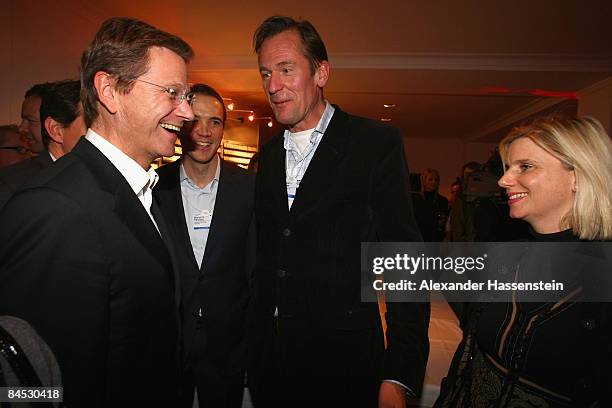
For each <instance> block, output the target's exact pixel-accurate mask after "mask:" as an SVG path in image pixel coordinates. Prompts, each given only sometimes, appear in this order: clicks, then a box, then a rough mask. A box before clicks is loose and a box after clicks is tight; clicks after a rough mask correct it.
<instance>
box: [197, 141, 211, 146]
mask: <svg viewBox="0 0 612 408" xmlns="http://www.w3.org/2000/svg"><path fill="white" fill-rule="evenodd" d="M196 144H197V145H198V146H202V147H207V146H210V145H211V144H212V143H210V142H196Z"/></svg>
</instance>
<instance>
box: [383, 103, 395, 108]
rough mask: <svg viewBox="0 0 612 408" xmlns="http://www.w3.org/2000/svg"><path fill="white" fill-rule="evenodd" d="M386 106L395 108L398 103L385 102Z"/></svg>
mask: <svg viewBox="0 0 612 408" xmlns="http://www.w3.org/2000/svg"><path fill="white" fill-rule="evenodd" d="M383 106H384V107H385V108H395V107H396V106H397V105H396V104H394V103H385V104H383Z"/></svg>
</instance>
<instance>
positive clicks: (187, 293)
mask: <svg viewBox="0 0 612 408" xmlns="http://www.w3.org/2000/svg"><path fill="white" fill-rule="evenodd" d="M191 91H192V93H193V95H194V101H193V105H192V106H193V113H194V115H195V120H194V121H193V122H192V123H190V124H189V125H188V126H185V129H184V131H183V132H182V133H181V136H180V138H181V146H182V151H183V154H182V156H181V159H180V160H178V161H176V162H174V163H171V164H168V165H166V166H163V167H161V168H160V169H159V170H158V173H159V184H158V185H157V187H156V188H155V196H156V198H157V199H158V201H159V204H160V209H161V211H162V213H163V215H164V217H165V219H166V221H167V222H168V224H169V225H170V226H171V230H172V231H173V233H174V234H173V237H174V238H173V242H174V244H175V246H176V247H177V249H176V252H177V261H178V267H179V272H180V276H181V290H182V295H181V299H182V305H181V311H182V323H183V331H182V334H183V365H184V369H183V375H182V376H181V382H182V389H183V402H182V405H181V406H182V407H185V408H191V406H192V402H193V394H194V388H195V389H197V395H198V401H199V406H200V408H206V407H211V408H218V407H226V408H231V407H234V408H239V407H241V406H242V394H243V390H244V372H245V368H246V343H245V336H244V323H245V317H246V307H247V302H248V299H249V296H248V294H249V280H250V278H251V276H252V273H253V270H252V269H253V267H254V252H255V233H254V232H255V231H254V222H253V194H254V188H255V177H254V175H253V174H251V173H249V172H248V171H246V170H243V169H241V168H239V167H238V166H235V165H233V164H231V163H227V162H224V161H222V160H221V159H220V158H219V155H218V154H217V150H218V149H219V145H220V144H221V140H222V139H223V130H224V127H225V121H226V118H227V112H226V109H225V105H224V104H223V98H222V97H221V96H220V95H219V93H217V91H215V90H214V89H213V88H211V87H210V86H208V85H204V84H196V85H194V86H193V87H192V88H191Z"/></svg>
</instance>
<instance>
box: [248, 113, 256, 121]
mask: <svg viewBox="0 0 612 408" xmlns="http://www.w3.org/2000/svg"><path fill="white" fill-rule="evenodd" d="M254 120H255V115H254V114H252V113H251V114H250V115H249V122H252V121H254Z"/></svg>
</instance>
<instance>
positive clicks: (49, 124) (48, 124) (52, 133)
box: [44, 116, 64, 145]
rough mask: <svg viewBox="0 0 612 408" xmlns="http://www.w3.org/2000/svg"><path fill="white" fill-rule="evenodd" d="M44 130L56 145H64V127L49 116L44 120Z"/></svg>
mask: <svg viewBox="0 0 612 408" xmlns="http://www.w3.org/2000/svg"><path fill="white" fill-rule="evenodd" d="M44 126H45V130H46V131H47V134H48V135H49V138H50V139H51V140H53V141H54V142H55V143H57V144H60V145H61V144H64V132H63V130H64V127H63V126H62V124H61V123H59V122H58V121H56V120H55V119H53V118H52V117H51V116H47V117H46V118H45V123H44Z"/></svg>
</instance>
